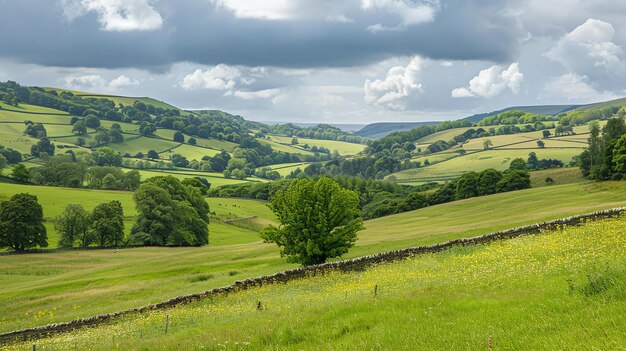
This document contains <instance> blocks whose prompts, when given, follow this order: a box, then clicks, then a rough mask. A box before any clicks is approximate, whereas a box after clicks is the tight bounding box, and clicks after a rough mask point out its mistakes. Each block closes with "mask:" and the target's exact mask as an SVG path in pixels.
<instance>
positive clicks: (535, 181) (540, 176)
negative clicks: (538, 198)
mask: <svg viewBox="0 0 626 351" xmlns="http://www.w3.org/2000/svg"><path fill="white" fill-rule="evenodd" d="M548 177H550V178H552V180H553V181H554V183H553V184H552V185H555V184H558V185H562V184H572V183H580V182H584V181H585V178H584V177H583V175H582V173H581V172H580V169H579V168H577V167H564V168H552V169H544V170H540V171H532V172H530V184H531V186H532V187H533V188H538V187H542V186H552V185H549V184H547V183H546V178H548Z"/></svg>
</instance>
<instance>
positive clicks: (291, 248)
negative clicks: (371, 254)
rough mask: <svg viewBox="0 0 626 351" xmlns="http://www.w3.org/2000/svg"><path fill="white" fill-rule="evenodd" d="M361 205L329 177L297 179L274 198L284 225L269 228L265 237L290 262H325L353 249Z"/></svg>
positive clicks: (360, 220) (276, 208) (358, 227)
mask: <svg viewBox="0 0 626 351" xmlns="http://www.w3.org/2000/svg"><path fill="white" fill-rule="evenodd" d="M358 203H359V197H358V195H357V193H355V192H354V191H351V190H347V189H343V188H341V187H340V186H339V184H337V183H336V182H335V181H333V180H332V179H330V178H326V177H323V178H320V179H319V180H317V181H314V180H311V179H307V178H303V179H298V180H295V181H294V182H292V183H291V184H290V185H289V187H288V188H287V189H284V190H279V191H278V192H277V193H276V194H275V195H274V198H273V199H272V203H271V208H272V210H273V211H274V213H275V214H276V216H277V217H278V220H279V221H280V223H281V225H280V226H279V227H275V226H269V227H268V228H266V229H265V230H264V231H263V232H262V236H263V238H264V239H265V241H266V242H273V243H276V244H277V245H278V246H279V247H280V248H281V255H283V256H286V257H287V258H288V260H289V261H290V262H297V263H302V264H304V265H310V264H318V263H323V262H325V261H326V260H327V259H329V258H333V257H338V256H341V255H343V254H345V253H346V252H348V250H349V249H350V248H351V247H352V246H354V243H355V241H356V238H357V235H356V233H357V232H358V231H359V230H361V229H362V228H363V221H362V219H361V217H360V210H359V208H358Z"/></svg>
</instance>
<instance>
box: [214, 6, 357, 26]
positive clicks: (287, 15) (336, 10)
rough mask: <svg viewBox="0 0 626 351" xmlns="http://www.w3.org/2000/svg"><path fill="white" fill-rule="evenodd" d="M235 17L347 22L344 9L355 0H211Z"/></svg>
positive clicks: (350, 20)
mask: <svg viewBox="0 0 626 351" xmlns="http://www.w3.org/2000/svg"><path fill="white" fill-rule="evenodd" d="M212 2H213V3H214V4H215V5H216V6H218V7H220V8H223V9H226V10H228V11H230V12H232V13H233V14H234V15H235V17H237V18H254V19H262V20H269V21H281V20H282V21H284V20H297V19H312V18H314V19H325V20H327V21H329V22H342V23H348V22H352V21H353V20H352V19H351V18H349V17H347V16H346V14H345V11H347V10H348V9H350V8H353V7H355V3H356V0H350V1H335V0H212Z"/></svg>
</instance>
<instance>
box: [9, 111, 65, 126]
mask: <svg viewBox="0 0 626 351" xmlns="http://www.w3.org/2000/svg"><path fill="white" fill-rule="evenodd" d="M54 111H56V110H54ZM59 112H60V111H59ZM70 119H71V117H70V116H69V115H67V116H57V115H52V114H50V115H40V114H29V113H22V112H15V111H8V110H0V122H16V123H24V122H25V121H33V122H35V123H61V124H69V123H70Z"/></svg>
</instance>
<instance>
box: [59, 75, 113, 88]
mask: <svg viewBox="0 0 626 351" xmlns="http://www.w3.org/2000/svg"><path fill="white" fill-rule="evenodd" d="M65 85H66V86H67V87H68V88H79V89H84V88H87V89H102V88H104V87H105V86H106V85H107V81H106V80H105V79H104V78H102V76H101V75H99V74H86V75H82V76H74V75H70V76H67V77H65Z"/></svg>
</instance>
